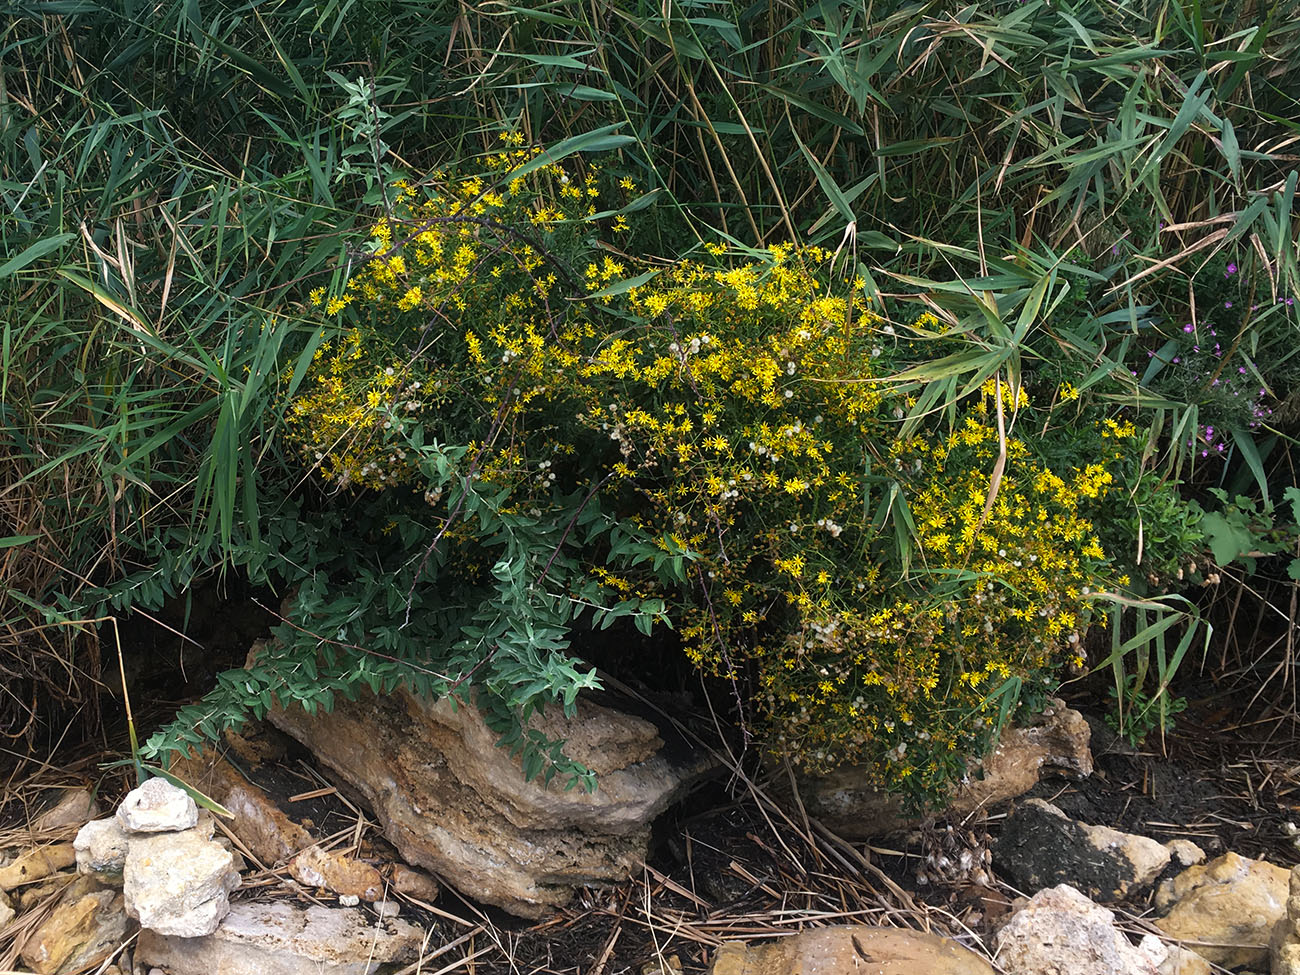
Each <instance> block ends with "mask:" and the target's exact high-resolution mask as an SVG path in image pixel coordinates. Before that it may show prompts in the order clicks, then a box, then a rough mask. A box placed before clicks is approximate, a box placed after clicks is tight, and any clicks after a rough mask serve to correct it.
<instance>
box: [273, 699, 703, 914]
mask: <svg viewBox="0 0 1300 975" xmlns="http://www.w3.org/2000/svg"><path fill="white" fill-rule="evenodd" d="M270 720H271V721H272V723H273V724H275V725H276V726H277V727H279V728H280V729H281V730H282V731H285V732H287V733H288V734H290V735H293V736H294V737H295V738H297V739H298V740H299V741H301V742H302V743H303V744H304V745H306V746H307V747H308V748H309V749H311V750H312V751H313V752H314V753H315V754H316V756H317V757H318V758H319V759H320V760H321V761H322V762H324V763H325V764H326V765H328V766H329V767H330V768H331V769H333V771H334V772H335V773H337V774H338V775H339V776H340V777H341V778H342V779H343V780H345V781H346V782H347V783H349V784H350V785H351V786H353V787H354V788H355V789H356V790H357V791H358V792H360V793H361V794H362V795H363V796H364V798H365V799H366V801H367V802H369V804H370V805H371V807H372V809H373V810H374V813H375V815H376V817H378V819H379V822H380V823H381V824H382V826H383V828H384V833H385V835H386V836H387V837H388V839H389V840H390V841H391V842H392V843H393V845H394V846H396V847H397V849H398V850H399V851H400V852H401V854H402V857H403V858H404V859H405V860H406V861H407V862H409V863H412V864H415V865H418V866H421V867H424V868H426V869H428V870H430V871H432V872H434V873H436V874H438V875H439V876H440V877H442V878H443V879H444V880H446V881H447V882H449V883H450V884H452V885H453V886H455V887H457V888H458V889H459V890H461V891H462V892H463V893H465V894H466V895H467V896H469V897H472V898H475V899H477V900H480V901H484V902H486V903H489V904H494V905H496V906H498V907H501V908H504V909H505V910H507V911H510V912H512V913H514V914H519V915H521V916H524V917H539V916H541V915H542V914H544V913H546V912H547V911H548V910H550V909H552V908H555V907H558V906H561V905H563V904H565V903H567V902H568V900H569V899H570V897H572V895H573V891H574V889H575V888H576V887H577V886H580V885H587V884H600V883H613V882H618V881H620V880H624V879H626V878H628V877H630V876H632V875H633V874H634V873H636V872H638V871H639V870H640V869H641V867H640V864H641V861H642V859H643V858H644V857H645V854H646V848H647V844H648V842H649V838H650V824H651V822H652V820H653V819H654V817H655V816H656V815H658V814H659V813H660V812H661V811H663V810H664V809H665V808H666V807H667V806H668V805H669V804H670V803H672V802H673V801H674V800H675V799H676V798H678V797H679V796H680V795H681V794H682V792H683V790H684V789H685V788H686V787H687V786H689V785H690V784H691V783H692V782H694V781H695V780H696V779H698V778H699V777H700V776H701V775H703V774H704V773H706V772H707V771H708V770H709V769H710V768H711V767H712V764H711V762H710V761H709V760H707V759H704V758H700V757H697V756H688V757H685V758H677V759H675V758H670V757H669V756H668V755H666V754H665V751H664V747H663V742H662V740H661V739H660V737H659V734H658V730H657V729H656V728H655V726H654V725H653V724H651V723H650V722H648V721H645V720H643V719H641V718H638V717H635V716H632V715H628V714H624V713H621V712H619V711H614V710H611V709H610V708H606V707H602V706H600V705H597V704H595V703H593V702H591V701H587V700H582V699H580V700H579V704H578V711H577V715H576V717H575V718H573V719H572V720H567V719H565V718H563V717H562V716H561V715H559V714H558V713H547V714H546V715H545V716H535V718H534V721H533V723H532V724H531V725H530V727H531V728H535V729H537V730H540V731H542V732H544V733H545V734H546V735H547V736H548V737H550V738H552V739H557V738H558V739H564V740H565V741H566V746H565V753H566V754H567V755H568V756H569V757H571V758H573V759H576V760H578V761H580V762H582V763H584V764H585V765H587V767H589V768H591V769H592V770H593V771H594V772H596V773H597V776H598V780H597V782H598V785H597V789H596V791H595V792H594V793H587V792H583V791H582V790H580V789H571V790H567V791H566V790H565V788H564V786H563V784H562V783H560V782H558V781H554V782H552V784H551V785H550V786H549V787H548V786H546V785H543V784H542V783H541V782H540V781H537V780H534V781H532V782H526V781H524V775H523V770H522V767H521V764H520V761H519V759H517V758H513V757H511V756H510V754H509V753H508V752H507V751H505V750H504V749H501V748H497V747H496V740H497V736H496V734H494V733H493V732H492V731H491V730H490V729H489V728H488V727H487V726H486V725H485V724H484V723H483V719H482V718H481V716H480V715H479V713H478V712H477V711H476V710H475V709H474V708H470V707H465V706H463V705H462V706H459V707H453V705H452V703H451V702H450V701H448V700H446V699H444V700H441V701H438V702H430V701H428V700H426V699H424V698H421V697H417V696H416V695H413V694H410V693H408V692H405V691H399V692H396V693H394V694H391V695H388V696H385V697H376V696H374V695H371V694H363V695H362V696H360V697H359V698H358V699H357V700H356V701H346V700H340V701H339V702H338V703H337V705H336V707H335V709H334V711H333V712H331V713H328V714H324V713H317V714H315V715H309V714H307V713H306V712H305V711H303V710H302V709H300V708H293V709H288V710H275V711H273V712H272V713H271V715H270Z"/></svg>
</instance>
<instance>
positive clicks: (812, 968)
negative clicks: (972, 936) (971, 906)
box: [709, 924, 995, 975]
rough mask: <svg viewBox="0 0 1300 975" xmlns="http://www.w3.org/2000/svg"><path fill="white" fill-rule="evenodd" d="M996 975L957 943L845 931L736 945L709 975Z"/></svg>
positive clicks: (900, 932)
mask: <svg viewBox="0 0 1300 975" xmlns="http://www.w3.org/2000/svg"><path fill="white" fill-rule="evenodd" d="M921 972H924V973H925V975H994V972H995V969H994V968H993V966H992V965H990V964H989V963H988V962H987V961H985V960H984V959H983V958H980V957H979V956H978V955H976V954H975V953H974V952H972V951H969V950H967V949H966V948H963V947H962V946H961V945H959V944H957V942H955V941H950V940H948V939H947V938H941V937H939V936H938V935H934V934H925V933H923V932H920V931H909V930H906V929H904V928H876V927H869V926H867V925H856V924H849V925H842V926H838V927H831V928H811V929H809V930H806V931H801V932H800V933H799V934H796V935H793V936H792V937H789V938H781V939H780V940H777V941H764V942H761V943H759V944H754V945H748V944H745V943H744V942H743V941H732V942H728V943H727V944H723V945H720V946H719V947H718V949H717V951H715V952H714V955H713V964H712V966H711V967H710V969H709V975H918V973H921Z"/></svg>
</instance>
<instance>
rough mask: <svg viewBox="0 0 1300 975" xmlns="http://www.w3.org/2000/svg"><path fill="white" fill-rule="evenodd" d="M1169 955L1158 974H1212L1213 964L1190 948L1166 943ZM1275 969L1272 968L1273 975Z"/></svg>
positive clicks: (1161, 964)
mask: <svg viewBox="0 0 1300 975" xmlns="http://www.w3.org/2000/svg"><path fill="white" fill-rule="evenodd" d="M1166 947H1167V948H1168V950H1169V955H1168V957H1167V958H1165V960H1164V961H1163V962H1161V963H1160V967H1159V968H1158V969H1157V971H1158V972H1159V973H1160V975H1214V966H1212V965H1211V964H1210V963H1209V962H1208V961H1206V960H1205V957H1204V956H1203V955H1198V954H1197V953H1196V952H1194V951H1192V950H1191V949H1190V948H1180V947H1179V946H1178V945H1166ZM1276 972H1277V970H1276V969H1274V975H1276Z"/></svg>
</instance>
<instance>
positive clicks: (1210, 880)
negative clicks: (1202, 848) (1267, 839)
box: [1155, 853, 1290, 968]
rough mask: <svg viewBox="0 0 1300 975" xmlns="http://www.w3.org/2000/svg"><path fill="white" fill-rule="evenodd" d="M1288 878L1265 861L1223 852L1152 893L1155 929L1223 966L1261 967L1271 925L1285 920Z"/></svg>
mask: <svg viewBox="0 0 1300 975" xmlns="http://www.w3.org/2000/svg"><path fill="white" fill-rule="evenodd" d="M1289 880H1290V874H1289V872H1288V871H1287V870H1284V869H1283V868H1282V867H1278V866H1274V865H1273V864H1271V863H1269V862H1267V861H1266V860H1247V859H1245V858H1244V857H1241V856H1238V855H1237V854H1235V853H1225V854H1224V855H1223V856H1221V857H1219V858H1217V859H1215V860H1211V861H1210V862H1209V863H1206V864H1203V865H1200V866H1195V867H1190V868H1188V869H1187V870H1184V871H1183V872H1182V873H1180V874H1179V875H1178V876H1177V877H1175V878H1174V879H1173V880H1167V881H1165V882H1164V883H1162V884H1161V885H1160V887H1159V889H1158V890H1157V891H1156V909H1157V910H1160V911H1163V912H1166V913H1165V916H1164V917H1163V918H1161V919H1159V920H1158V921H1156V922H1155V923H1156V926H1157V927H1159V928H1160V930H1162V931H1164V932H1165V934H1167V935H1168V936H1169V937H1170V938H1172V939H1174V940H1176V941H1184V942H1206V944H1190V945H1186V946H1185V947H1190V948H1192V949H1194V950H1195V951H1196V953H1197V954H1199V955H1202V956H1203V957H1204V958H1205V959H1206V960H1207V961H1211V962H1213V963H1214V964H1216V965H1222V966H1224V967H1225V968H1240V967H1244V966H1246V965H1263V964H1267V962H1268V953H1269V951H1268V945H1269V942H1270V940H1271V939H1272V937H1273V929H1274V927H1275V926H1276V925H1277V922H1278V921H1280V920H1282V919H1283V918H1284V917H1286V908H1287V889H1288V883H1289Z"/></svg>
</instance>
